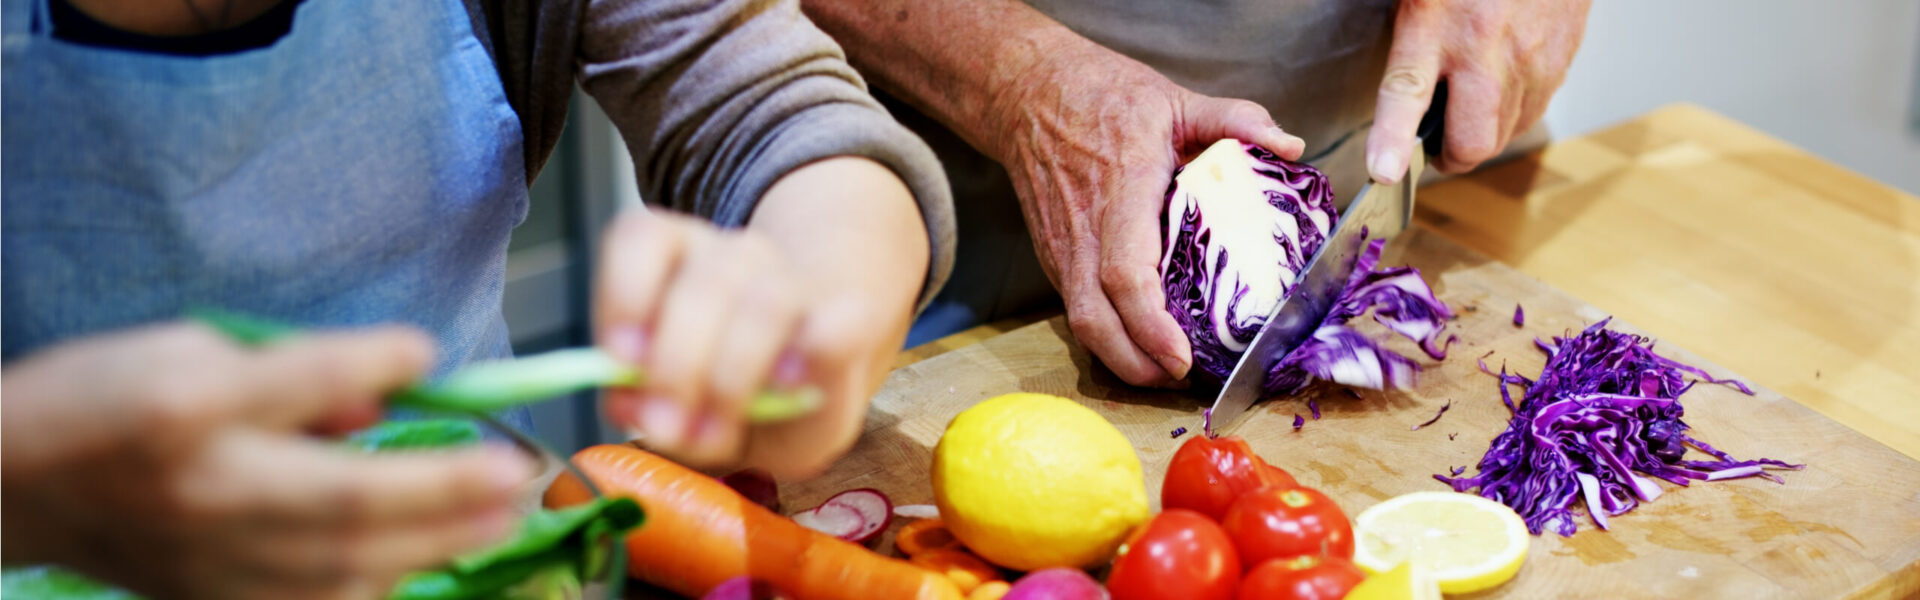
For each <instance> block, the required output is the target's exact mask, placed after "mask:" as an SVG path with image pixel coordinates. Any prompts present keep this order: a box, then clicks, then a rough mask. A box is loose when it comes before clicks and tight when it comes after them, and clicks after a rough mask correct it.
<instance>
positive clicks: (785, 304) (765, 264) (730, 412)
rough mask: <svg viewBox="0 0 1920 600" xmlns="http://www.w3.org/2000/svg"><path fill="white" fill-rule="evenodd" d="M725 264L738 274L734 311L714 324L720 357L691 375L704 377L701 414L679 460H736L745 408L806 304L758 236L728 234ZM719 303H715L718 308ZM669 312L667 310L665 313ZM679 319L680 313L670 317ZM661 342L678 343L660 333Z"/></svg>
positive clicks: (768, 244)
mask: <svg viewBox="0 0 1920 600" xmlns="http://www.w3.org/2000/svg"><path fill="white" fill-rule="evenodd" d="M727 244H728V245H729V246H731V247H732V248H733V250H732V251H729V252H726V253H724V254H725V255H726V256H727V258H725V260H726V261H727V262H728V263H729V264H732V265H734V266H735V268H737V269H739V270H738V271H737V272H736V273H735V278H734V279H733V280H732V281H731V284H732V287H731V289H727V290H722V291H721V293H723V294H727V295H730V296H731V298H729V300H730V301H731V305H732V307H733V309H732V311H731V312H730V313H727V314H726V315H724V319H723V321H722V322H721V323H718V324H716V326H717V327H718V328H719V329H718V330H717V331H718V333H717V334H715V333H709V334H707V335H709V336H712V337H715V338H716V339H717V340H718V341H719V347H718V352H717V354H716V355H715V356H714V357H713V360H711V361H709V362H708V363H707V364H706V365H705V366H704V368H700V369H699V370H698V371H690V372H691V373H694V374H696V375H704V376H705V378H706V386H705V389H706V393H705V396H706V397H705V400H706V404H705V409H704V410H703V411H701V412H700V413H699V414H698V416H696V417H695V418H694V420H693V422H692V428H691V432H692V438H691V439H690V440H689V441H688V442H689V443H688V445H687V448H686V449H685V451H684V453H683V455H684V459H685V460H686V461H688V462H690V463H692V464H696V465H721V464H727V463H731V462H733V461H735V460H738V458H739V456H740V453H741V450H742V446H743V443H744V440H745V437H746V433H747V421H746V413H747V403H748V402H749V401H751V399H752V398H753V397H754V396H755V395H757V394H759V393H760V391H761V390H762V389H765V388H766V387H768V386H769V374H770V373H771V372H772V371H773V370H774V362H775V360H777V359H778V358H779V357H780V356H781V354H782V352H783V351H784V350H785V349H786V347H787V346H788V344H789V341H790V340H791V339H792V337H793V335H794V331H795V328H796V327H797V325H798V323H799V321H800V306H801V304H802V303H803V302H805V299H804V298H803V297H801V296H802V294H801V293H800V292H799V289H800V287H799V286H798V285H796V284H794V283H792V282H790V281H789V279H788V278H787V277H786V275H785V273H782V272H780V267H779V265H780V263H779V261H778V258H777V256H776V252H777V250H776V249H775V248H774V247H773V245H772V243H771V242H769V241H767V240H766V239H765V238H763V237H760V236H757V235H736V236H730V237H729V238H728V240H727ZM719 302H721V301H716V305H717V304H718V303H719ZM671 308H672V307H671V306H670V307H669V309H671ZM668 314H672V315H674V318H675V319H676V320H677V319H679V318H680V317H679V315H680V313H678V312H672V313H668ZM662 331H663V335H662V336H661V340H662V341H663V342H667V343H672V341H671V340H673V339H675V338H672V337H669V336H668V335H666V334H665V332H666V331H667V330H666V329H664V328H663V329H662Z"/></svg>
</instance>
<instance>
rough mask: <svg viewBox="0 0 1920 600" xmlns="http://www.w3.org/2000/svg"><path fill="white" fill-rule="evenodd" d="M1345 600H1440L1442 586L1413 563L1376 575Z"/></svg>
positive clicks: (1348, 593) (1371, 576)
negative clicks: (1436, 583)
mask: <svg viewBox="0 0 1920 600" xmlns="http://www.w3.org/2000/svg"><path fill="white" fill-rule="evenodd" d="M1343 600H1440V586H1438V585H1435V584H1434V583H1433V579H1432V578H1430V577H1427V576H1426V573H1425V572H1423V571H1421V570H1420V569H1419V568H1418V567H1415V566H1414V564H1413V562H1412V561H1407V562H1402V563H1400V566H1397V567H1394V568H1392V569H1388V570H1386V571H1384V572H1380V573H1375V574H1373V575H1370V576H1368V577H1367V580H1366V581H1362V582H1360V585H1356V586H1353V590H1351V591H1348V592H1347V595H1346V597H1345V598H1344V599H1343Z"/></svg>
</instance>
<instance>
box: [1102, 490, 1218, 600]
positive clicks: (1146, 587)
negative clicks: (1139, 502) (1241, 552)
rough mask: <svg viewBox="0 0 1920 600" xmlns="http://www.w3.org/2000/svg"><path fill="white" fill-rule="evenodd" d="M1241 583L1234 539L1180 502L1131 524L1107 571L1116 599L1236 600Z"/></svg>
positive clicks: (1110, 587) (1108, 587) (1111, 589)
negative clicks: (1144, 521)
mask: <svg viewBox="0 0 1920 600" xmlns="http://www.w3.org/2000/svg"><path fill="white" fill-rule="evenodd" d="M1239 585H1240V558H1239V557H1238V556H1237V555H1235V554H1234V552H1233V540H1231V539H1228V538H1227V533H1226V532H1225V531H1221V530H1220V525H1218V524H1216V523H1214V522H1213V520H1212V519H1208V518H1207V516H1206V515H1202V514H1200V513H1197V512H1193V511H1190V510H1185V509H1179V508H1176V509H1172V510H1167V511H1163V512H1161V513H1160V514H1158V515H1154V517H1153V519H1152V520H1149V521H1147V524H1145V525H1141V526H1140V528H1139V529H1135V530H1133V533H1132V534H1129V535H1128V536H1127V541H1126V543H1125V544H1123V545H1121V546H1120V552H1119V555H1118V556H1116V557H1114V559H1113V570H1112V571H1111V572H1109V573H1108V574H1107V590H1108V591H1109V592H1111V593H1112V594H1113V600H1233V591H1234V589H1235V588H1237V587H1238V586H1239Z"/></svg>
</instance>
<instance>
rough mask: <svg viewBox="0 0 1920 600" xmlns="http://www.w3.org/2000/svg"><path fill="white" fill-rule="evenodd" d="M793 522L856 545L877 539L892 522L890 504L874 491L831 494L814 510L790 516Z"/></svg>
mask: <svg viewBox="0 0 1920 600" xmlns="http://www.w3.org/2000/svg"><path fill="white" fill-rule="evenodd" d="M793 521H794V522H796V523H799V524H800V525H801V526H804V527H806V528H807V529H812V530H814V531H818V532H821V533H824V534H827V535H831V536H833V537H837V538H840V539H843V540H846V541H849V542H853V543H856V544H865V543H867V542H869V541H872V540H873V539H874V538H876V537H879V535H880V532H882V531H886V530H887V525H888V524H890V523H892V522H893V502H892V501H890V500H888V499H887V495H886V494H882V493H880V490H876V489H873V488H860V489H857V490H847V491H844V492H840V493H838V494H834V496H833V497H832V498H828V499H827V501H826V502H822V503H820V505H819V506H815V507H813V510H809V511H805V512H802V513H799V514H796V515H793Z"/></svg>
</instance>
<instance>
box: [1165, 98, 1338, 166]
mask: <svg viewBox="0 0 1920 600" xmlns="http://www.w3.org/2000/svg"><path fill="white" fill-rule="evenodd" d="M1180 123H1181V126H1180V130H1179V131H1175V132H1174V135H1175V137H1176V138H1177V139H1178V140H1179V141H1180V142H1181V143H1180V144H1178V146H1179V147H1180V148H1183V149H1185V150H1187V151H1183V152H1182V153H1181V154H1182V156H1181V159H1182V161H1183V162H1184V161H1185V160H1187V159H1191V158H1193V155H1195V154H1198V153H1199V151H1201V150H1205V149H1206V148H1207V147H1208V146H1211V145H1213V143H1214V142H1217V141H1220V140H1222V139H1225V138H1233V139H1237V140H1240V141H1243V142H1248V143H1251V144H1254V145H1256V146H1259V147H1261V148H1266V149H1267V151H1268V152H1272V153H1274V154H1277V155H1279V156H1280V158H1284V159H1287V160H1299V159H1300V153H1301V152H1304V151H1306V148H1307V143H1306V141H1304V140H1301V139H1300V138H1298V137H1295V136H1294V135H1293V134H1290V133H1287V132H1286V131H1285V130H1282V129H1281V128H1280V126H1279V125H1275V124H1274V122H1273V116H1272V115H1269V114H1267V109H1266V108H1265V107H1262V106H1260V105H1259V104H1255V103H1253V102H1250V101H1247V100H1238V99H1233V98H1215V97H1212V96H1201V95H1198V94H1195V95H1192V96H1190V97H1189V99H1188V100H1187V102H1186V103H1185V105H1184V106H1183V107H1182V109H1181V115H1180Z"/></svg>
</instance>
